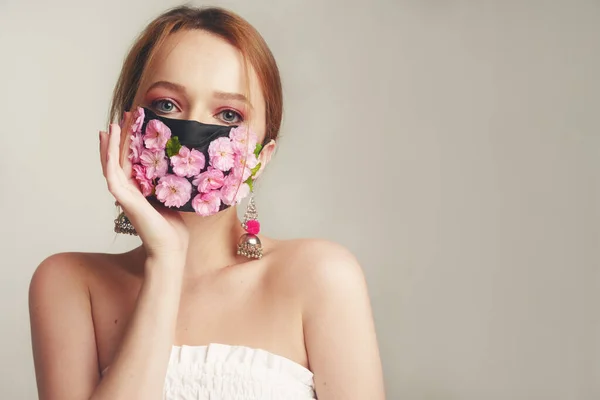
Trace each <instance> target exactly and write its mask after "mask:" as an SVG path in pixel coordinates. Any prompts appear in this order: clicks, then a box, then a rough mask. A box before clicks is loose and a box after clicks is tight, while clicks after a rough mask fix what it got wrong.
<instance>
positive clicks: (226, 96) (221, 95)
mask: <svg viewBox="0 0 600 400" xmlns="http://www.w3.org/2000/svg"><path fill="white" fill-rule="evenodd" d="M213 97H215V98H217V99H220V100H238V101H241V102H244V103H246V104H247V105H248V106H249V107H250V108H253V107H252V104H251V103H250V101H249V100H248V98H247V97H246V96H244V95H243V94H241V93H230V92H213Z"/></svg>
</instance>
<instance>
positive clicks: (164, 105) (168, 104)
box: [152, 99, 176, 114]
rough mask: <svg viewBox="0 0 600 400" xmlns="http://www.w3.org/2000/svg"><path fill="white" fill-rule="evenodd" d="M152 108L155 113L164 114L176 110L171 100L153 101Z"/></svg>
mask: <svg viewBox="0 0 600 400" xmlns="http://www.w3.org/2000/svg"><path fill="white" fill-rule="evenodd" d="M152 107H153V108H154V109H155V110H156V111H158V112H161V113H164V114H168V113H172V112H173V111H174V110H175V108H176V106H175V103H173V102H172V101H171V100H166V99H163V100H155V101H153V102H152Z"/></svg>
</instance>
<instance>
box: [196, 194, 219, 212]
mask: <svg viewBox="0 0 600 400" xmlns="http://www.w3.org/2000/svg"><path fill="white" fill-rule="evenodd" d="M192 207H193V208H194V210H196V213H198V214H200V215H202V216H203V217H208V216H210V215H213V214H216V213H218V212H219V208H220V207H221V197H220V194H219V191H218V190H211V191H210V192H208V193H202V194H197V195H196V196H195V197H194V199H193V200H192Z"/></svg>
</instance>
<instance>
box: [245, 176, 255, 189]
mask: <svg viewBox="0 0 600 400" xmlns="http://www.w3.org/2000/svg"><path fill="white" fill-rule="evenodd" d="M244 183H247V184H248V186H250V191H253V190H254V181H253V180H252V177H250V178H248V179H246V180H245V181H244Z"/></svg>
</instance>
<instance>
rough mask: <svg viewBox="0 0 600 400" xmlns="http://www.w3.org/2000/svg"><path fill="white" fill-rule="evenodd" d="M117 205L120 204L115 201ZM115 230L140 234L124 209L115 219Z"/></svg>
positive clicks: (129, 233)
mask: <svg viewBox="0 0 600 400" xmlns="http://www.w3.org/2000/svg"><path fill="white" fill-rule="evenodd" d="M115 205H116V206H118V205H119V204H118V203H115ZM115 232H116V233H122V234H126V235H133V236H138V233H137V232H136V230H135V228H134V227H133V225H132V224H131V221H130V220H129V218H127V215H125V212H124V211H121V213H120V214H119V216H118V217H117V218H116V219H115Z"/></svg>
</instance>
